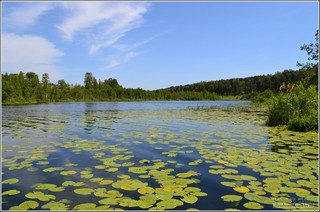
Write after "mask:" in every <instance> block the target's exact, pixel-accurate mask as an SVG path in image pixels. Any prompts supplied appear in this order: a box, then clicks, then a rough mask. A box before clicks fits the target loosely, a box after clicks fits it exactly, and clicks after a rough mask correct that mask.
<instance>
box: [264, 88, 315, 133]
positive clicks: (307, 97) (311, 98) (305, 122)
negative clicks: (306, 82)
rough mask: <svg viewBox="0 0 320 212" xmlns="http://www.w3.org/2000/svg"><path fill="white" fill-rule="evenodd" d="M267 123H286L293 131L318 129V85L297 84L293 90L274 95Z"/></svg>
mask: <svg viewBox="0 0 320 212" xmlns="http://www.w3.org/2000/svg"><path fill="white" fill-rule="evenodd" d="M267 125H269V126H278V125H286V126H287V128H288V129H289V130H293V131H302V132H306V131H311V130H318V93H317V89H316V86H310V87H309V88H305V87H304V86H303V85H302V84H297V85H296V87H295V88H294V90H293V91H292V92H289V93H280V94H279V95H277V96H274V97H273V99H272V101H271V103H270V105H269V109H268V119H267Z"/></svg>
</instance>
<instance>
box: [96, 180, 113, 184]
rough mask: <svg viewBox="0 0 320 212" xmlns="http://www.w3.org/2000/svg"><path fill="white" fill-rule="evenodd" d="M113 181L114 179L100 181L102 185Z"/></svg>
mask: <svg viewBox="0 0 320 212" xmlns="http://www.w3.org/2000/svg"><path fill="white" fill-rule="evenodd" d="M111 183H113V180H101V181H100V182H99V184H100V185H109V184H111Z"/></svg>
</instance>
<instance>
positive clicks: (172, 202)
mask: <svg viewBox="0 0 320 212" xmlns="http://www.w3.org/2000/svg"><path fill="white" fill-rule="evenodd" d="M182 205H183V202H181V201H180V200H177V199H169V200H163V201H161V202H158V203H157V207H160V208H163V209H174V208H176V207H179V206H182Z"/></svg>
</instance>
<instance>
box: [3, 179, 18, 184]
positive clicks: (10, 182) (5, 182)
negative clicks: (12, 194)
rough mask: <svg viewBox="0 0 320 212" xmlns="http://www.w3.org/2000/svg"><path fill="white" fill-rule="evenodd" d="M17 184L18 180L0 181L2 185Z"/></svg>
mask: <svg viewBox="0 0 320 212" xmlns="http://www.w3.org/2000/svg"><path fill="white" fill-rule="evenodd" d="M17 182H19V179H17V178H10V179H6V180H4V181H2V184H15V183H17Z"/></svg>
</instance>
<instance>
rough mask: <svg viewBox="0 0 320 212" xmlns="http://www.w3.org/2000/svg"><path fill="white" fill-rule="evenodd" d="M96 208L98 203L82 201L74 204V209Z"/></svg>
mask: <svg viewBox="0 0 320 212" xmlns="http://www.w3.org/2000/svg"><path fill="white" fill-rule="evenodd" d="M95 208H96V204H94V203H82V204H79V205H76V206H74V208H73V210H94V209H95Z"/></svg>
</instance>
